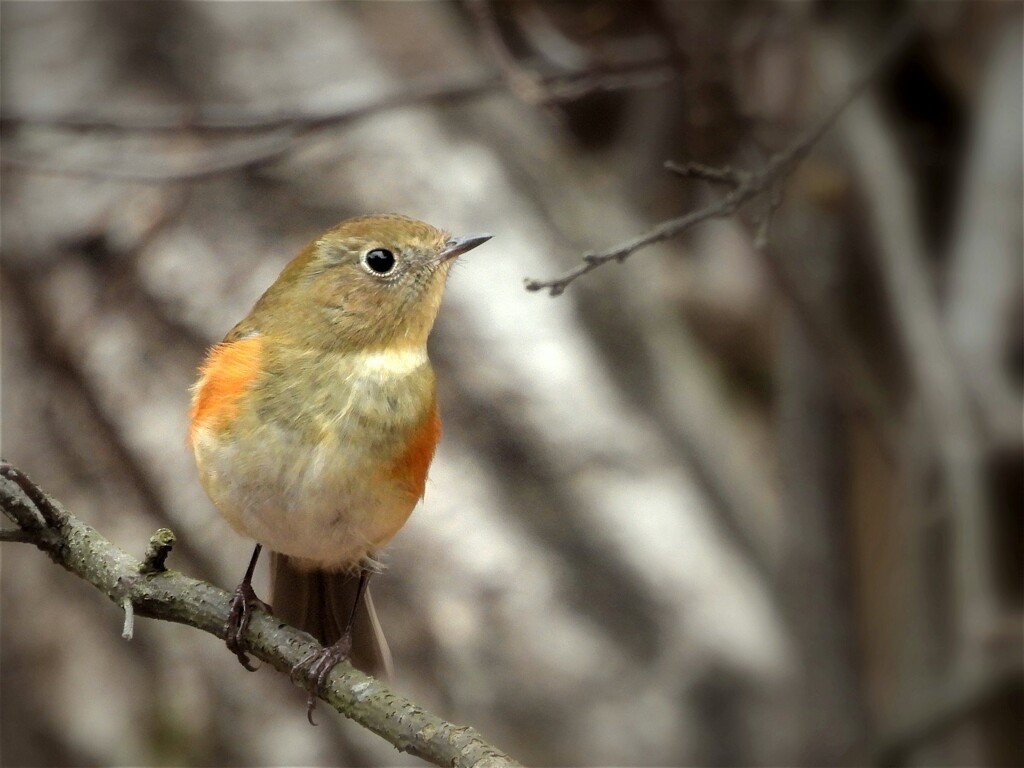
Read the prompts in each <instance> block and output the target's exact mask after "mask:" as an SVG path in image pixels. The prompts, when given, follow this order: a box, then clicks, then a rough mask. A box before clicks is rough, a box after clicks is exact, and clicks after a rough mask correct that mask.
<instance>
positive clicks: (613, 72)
mask: <svg viewBox="0 0 1024 768" xmlns="http://www.w3.org/2000/svg"><path fill="white" fill-rule="evenodd" d="M467 7H468V8H469V10H470V11H471V12H472V13H473V15H474V17H475V18H476V21H477V24H478V26H479V28H480V30H481V32H482V33H483V38H484V40H485V42H486V43H487V45H488V47H489V48H490V50H491V53H492V55H493V57H494V61H495V63H496V64H497V65H498V66H499V67H500V68H501V71H502V73H503V75H504V79H505V81H506V82H507V84H508V87H509V88H510V89H511V90H512V92H513V93H515V94H516V95H517V96H518V97H519V98H521V99H522V100H523V101H527V102H529V103H531V104H551V103H555V102H560V101H572V100H574V99H578V98H580V97H582V96H586V95H588V94H591V93H597V92H601V91H615V90H622V89H626V88H639V87H653V86H657V85H662V84H664V83H666V82H668V81H670V80H672V79H673V78H674V77H675V76H676V74H677V71H678V70H679V68H680V65H681V64H682V62H683V57H682V56H681V54H680V53H679V51H678V48H677V47H676V46H674V45H670V46H669V49H670V50H669V55H668V56H658V57H654V58H640V59H635V60H626V61H614V62H610V61H588V62H586V64H585V65H584V66H583V67H582V68H581V69H579V70H576V71H571V72H558V73H549V74H542V73H539V72H534V71H531V70H529V69H527V68H526V67H523V66H521V65H520V63H519V61H518V60H517V58H516V57H515V56H514V55H513V53H512V52H511V51H510V50H509V47H508V45H507V44H506V43H505V39H504V37H503V36H502V33H501V29H500V27H499V24H498V22H497V19H495V17H494V9H493V8H492V7H491V4H490V3H488V2H486V0H472V1H471V2H470V3H468V4H467ZM526 10H527V9H525V8H524V12H525V11H526ZM588 58H589V57H588Z"/></svg>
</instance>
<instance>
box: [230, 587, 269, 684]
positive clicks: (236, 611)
mask: <svg viewBox="0 0 1024 768" xmlns="http://www.w3.org/2000/svg"><path fill="white" fill-rule="evenodd" d="M257 608H259V609H261V610H264V611H266V612H267V613H270V606H269V605H267V604H266V603H265V602H263V601H262V600H260V599H259V598H258V597H256V592H255V591H254V590H253V588H252V584H250V583H249V582H247V581H243V582H242V583H241V584H239V585H238V587H237V588H236V589H235V595H234V597H232V598H231V611H230V612H229V613H228V620H227V623H226V624H225V625H224V642H225V644H226V645H227V647H228V650H229V651H231V652H232V653H233V654H235V656H237V657H238V661H239V662H240V663H241V665H242V666H243V667H245V668H246V669H247V670H249V671H250V672H255V671H256V667H254V666H253V665H252V664H251V663H250V662H249V656H248V655H247V654H246V652H245V646H244V643H243V642H242V635H244V634H245V630H246V628H247V627H248V626H249V621H250V619H252V612H253V611H254V610H255V609H257Z"/></svg>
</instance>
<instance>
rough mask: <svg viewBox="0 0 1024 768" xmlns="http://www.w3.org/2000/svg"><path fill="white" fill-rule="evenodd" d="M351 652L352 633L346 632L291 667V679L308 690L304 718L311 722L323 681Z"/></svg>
mask: <svg viewBox="0 0 1024 768" xmlns="http://www.w3.org/2000/svg"><path fill="white" fill-rule="evenodd" d="M351 653H352V633H351V632H346V633H345V634H343V635H342V636H341V637H340V638H339V639H338V642H336V643H334V645H329V646H327V647H326V648H321V649H320V650H317V651H313V652H312V653H310V654H309V655H308V656H306V657H305V658H304V659H302V661H300V662H298V663H297V664H296V665H295V666H294V667H292V669H291V676H292V680H294V681H296V682H297V683H299V684H300V685H302V687H303V688H305V689H306V690H307V691H308V692H309V699H308V700H307V702H306V719H307V720H309V724H310V725H316V723H315V722H313V710H314V709H315V708H316V700H317V696H318V695H319V693H320V689H321V688H323V686H324V683H325V682H327V677H328V675H330V674H331V670H332V669H334V668H335V667H336V666H337V665H338V664H340V663H341V662H343V661H348V657H349V655H350V654H351Z"/></svg>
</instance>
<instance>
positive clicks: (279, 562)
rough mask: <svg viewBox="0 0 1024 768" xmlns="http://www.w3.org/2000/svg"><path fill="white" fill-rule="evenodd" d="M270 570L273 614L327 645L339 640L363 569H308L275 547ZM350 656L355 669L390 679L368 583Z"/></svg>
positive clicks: (388, 654) (388, 659)
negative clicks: (339, 571)
mask: <svg viewBox="0 0 1024 768" xmlns="http://www.w3.org/2000/svg"><path fill="white" fill-rule="evenodd" d="M270 574H271V576H270V580H271V601H270V602H271V605H273V607H274V615H275V616H276V617H277V618H279V619H281V620H282V621H285V622H287V623H289V624H291V625H292V626H295V627H298V628H299V629H301V630H303V631H305V632H309V634H311V635H313V637H315V638H316V639H317V640H319V641H320V642H321V643H322V644H323V645H324V646H325V647H326V646H328V645H332V644H334V643H335V642H337V640H338V638H340V637H341V635H342V633H343V632H344V631H345V625H346V624H347V623H348V620H349V616H350V615H351V614H352V603H353V602H354V601H355V599H356V590H357V588H358V586H359V572H358V571H357V572H355V573H345V572H342V573H331V572H329V571H321V570H307V569H306V568H300V567H298V566H297V564H296V563H295V561H294V560H293V559H292V558H289V557H288V556H287V555H282V554H280V553H279V552H272V553H271V558H270ZM350 661H351V662H352V666H354V667H355V668H356V669H360V670H362V671H363V672H365V673H366V674H368V675H373V676H374V677H379V678H382V679H388V678H390V677H391V675H392V673H393V671H394V669H393V667H392V662H391V651H390V650H389V649H388V643H387V640H386V639H385V638H384V632H383V631H382V630H381V627H380V621H378V619H377V612H376V611H375V610H374V609H373V599H372V598H371V597H370V590H369V589H368V588H367V590H366V592H365V594H364V595H363V599H362V601H361V603H360V605H359V608H358V610H357V611H356V617H355V623H354V624H353V626H352V655H351V657H350Z"/></svg>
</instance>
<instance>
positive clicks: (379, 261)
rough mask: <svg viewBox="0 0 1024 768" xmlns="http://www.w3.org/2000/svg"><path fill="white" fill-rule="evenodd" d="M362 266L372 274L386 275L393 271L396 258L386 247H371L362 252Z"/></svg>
mask: <svg viewBox="0 0 1024 768" xmlns="http://www.w3.org/2000/svg"><path fill="white" fill-rule="evenodd" d="M362 261H363V266H364V267H366V269H367V271H369V272H370V274H372V275H376V276H378V277H387V276H388V275H390V274H391V273H392V272H394V271H395V266H396V265H397V264H398V259H397V258H395V254H394V253H392V252H391V251H389V250H388V249H387V248H373V249H372V250H369V251H367V252H366V253H365V254H363V259H362Z"/></svg>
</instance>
